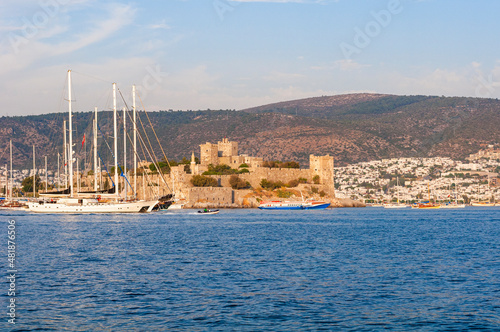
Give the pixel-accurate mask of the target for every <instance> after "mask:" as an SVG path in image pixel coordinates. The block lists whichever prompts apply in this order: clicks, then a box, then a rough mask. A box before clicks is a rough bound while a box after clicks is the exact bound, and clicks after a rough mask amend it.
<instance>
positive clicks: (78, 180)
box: [76, 157, 80, 193]
mask: <svg viewBox="0 0 500 332" xmlns="http://www.w3.org/2000/svg"><path fill="white" fill-rule="evenodd" d="M79 166H80V162H79V160H78V157H76V192H77V193H78V192H79V191H80V168H79Z"/></svg>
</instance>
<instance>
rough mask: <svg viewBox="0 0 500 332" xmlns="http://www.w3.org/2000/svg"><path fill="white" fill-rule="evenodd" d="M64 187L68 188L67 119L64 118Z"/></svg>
mask: <svg viewBox="0 0 500 332" xmlns="http://www.w3.org/2000/svg"><path fill="white" fill-rule="evenodd" d="M63 131H64V147H63V151H64V188H68V142H66V120H64V128H63Z"/></svg>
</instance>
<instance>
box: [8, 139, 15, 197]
mask: <svg viewBox="0 0 500 332" xmlns="http://www.w3.org/2000/svg"><path fill="white" fill-rule="evenodd" d="M9 187H10V191H9V198H10V199H12V196H13V195H12V194H13V193H12V192H13V189H14V188H13V187H14V186H13V184H12V140H10V184H9Z"/></svg>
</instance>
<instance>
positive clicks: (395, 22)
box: [0, 0, 500, 116]
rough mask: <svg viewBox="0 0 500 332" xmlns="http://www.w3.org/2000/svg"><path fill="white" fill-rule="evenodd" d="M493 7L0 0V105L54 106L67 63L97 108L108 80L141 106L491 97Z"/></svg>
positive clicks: (499, 73) (449, 0) (497, 26)
mask: <svg viewBox="0 0 500 332" xmlns="http://www.w3.org/2000/svg"><path fill="white" fill-rule="evenodd" d="M499 13H500V2H498V1H490V0H488V1H485V0H478V1H463V0H421V1H417V0H401V1H398V0H386V1H378V0H365V1H356V0H336V1H335V0H294V1H291V0H274V1H271V0H258V1H257V0H239V1H230V0H150V1H142V2H138V1H135V2H134V1H130V2H128V1H97V0H74V1H72V0H41V1H34V0H3V1H2V2H1V3H0V36H1V38H0V43H1V44H0V64H1V66H0V100H1V102H2V105H3V107H2V110H1V111H0V112H1V114H0V115H10V116H12V115H27V114H41V113H53V112H64V111H65V110H66V105H65V103H64V101H63V99H64V98H63V95H64V94H65V92H64V89H65V87H64V86H65V82H66V71H67V70H68V69H72V71H73V94H74V96H75V97H74V99H75V100H76V103H75V106H74V108H75V110H76V111H91V110H93V108H94V106H97V107H99V109H109V107H110V100H109V96H110V90H111V83H112V82H116V83H117V84H118V86H119V88H120V90H121V91H122V92H123V94H124V95H125V98H127V102H130V89H131V85H132V84H136V85H137V86H138V89H139V91H140V94H141V99H142V102H143V104H144V107H145V108H146V109H148V110H152V111H155V110H160V109H161V110H166V109H174V110H188V109H194V110H195V109H207V108H210V109H220V108H222V109H243V108H246V107H252V106H259V105H263V104H267V103H272V102H278V101H284V100H292V99H299V98H305V97H314V96H321V95H335V94H344V93H353V92H375V93H389V94H398V95H409V94H426V95H445V96H473V97H491V98H498V97H499V96H500V44H498V43H497V40H498V31H500V20H498V15H499ZM122 104H123V103H120V107H121V105H122ZM141 108H142V107H141Z"/></svg>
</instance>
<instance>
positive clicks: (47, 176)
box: [45, 156, 49, 192]
mask: <svg viewBox="0 0 500 332" xmlns="http://www.w3.org/2000/svg"><path fill="white" fill-rule="evenodd" d="M48 185H49V175H48V174H47V156H45V192H47V190H48Z"/></svg>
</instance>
